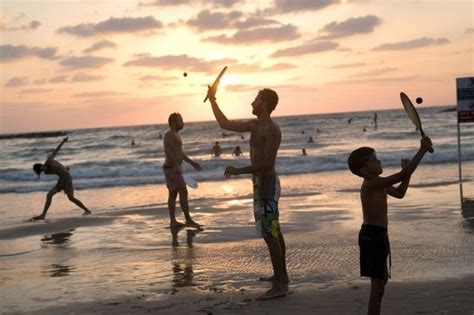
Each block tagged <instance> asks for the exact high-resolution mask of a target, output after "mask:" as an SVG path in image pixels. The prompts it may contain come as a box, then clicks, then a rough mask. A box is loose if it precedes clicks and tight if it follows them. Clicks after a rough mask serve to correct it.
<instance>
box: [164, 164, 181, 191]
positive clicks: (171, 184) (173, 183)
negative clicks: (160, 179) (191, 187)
mask: <svg viewBox="0 0 474 315" xmlns="http://www.w3.org/2000/svg"><path fill="white" fill-rule="evenodd" d="M163 173H165V178H166V187H168V189H169V190H171V191H176V190H178V189H180V188H186V183H185V182H184V178H183V175H182V174H181V173H176V172H175V170H174V167H173V166H166V165H163Z"/></svg>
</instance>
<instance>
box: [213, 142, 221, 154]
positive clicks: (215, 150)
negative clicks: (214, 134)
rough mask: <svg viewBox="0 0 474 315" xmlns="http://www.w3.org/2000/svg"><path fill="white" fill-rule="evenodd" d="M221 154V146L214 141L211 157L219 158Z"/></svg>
mask: <svg viewBox="0 0 474 315" xmlns="http://www.w3.org/2000/svg"><path fill="white" fill-rule="evenodd" d="M221 154H222V149H221V146H220V145H219V141H216V143H215V144H214V146H213V147H212V156H213V157H220V156H221Z"/></svg>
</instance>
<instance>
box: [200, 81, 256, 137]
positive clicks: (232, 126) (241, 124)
mask: <svg viewBox="0 0 474 315" xmlns="http://www.w3.org/2000/svg"><path fill="white" fill-rule="evenodd" d="M208 93H209V101H210V102H211V106H212V112H213V113H214V116H215V117H216V120H217V122H218V123H219V126H220V127H221V128H222V129H226V130H231V131H237V132H245V131H251V130H252V126H253V125H254V124H255V122H256V121H255V120H249V121H236V120H229V119H227V117H226V116H225V115H224V113H223V112H222V111H221V109H220V108H219V105H218V104H217V102H216V95H215V91H212V90H211V88H210V87H209V92H208Z"/></svg>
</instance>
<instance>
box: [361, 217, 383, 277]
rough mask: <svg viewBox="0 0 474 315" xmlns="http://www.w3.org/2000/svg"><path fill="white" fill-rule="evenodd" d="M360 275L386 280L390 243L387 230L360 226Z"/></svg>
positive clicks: (366, 225) (380, 227) (371, 226)
mask: <svg viewBox="0 0 474 315" xmlns="http://www.w3.org/2000/svg"><path fill="white" fill-rule="evenodd" d="M359 248H360V275H361V277H370V278H376V279H382V280H384V279H388V277H389V276H390V273H389V270H388V268H387V258H388V256H389V255H390V242H389V240H388V232H387V229H386V228H384V227H382V226H377V225H369V224H362V227H361V229H360V232H359Z"/></svg>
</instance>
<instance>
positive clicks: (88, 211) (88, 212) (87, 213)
mask: <svg viewBox="0 0 474 315" xmlns="http://www.w3.org/2000/svg"><path fill="white" fill-rule="evenodd" d="M91 213H92V212H91V211H90V210H84V213H83V214H82V215H89V214H91Z"/></svg>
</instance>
